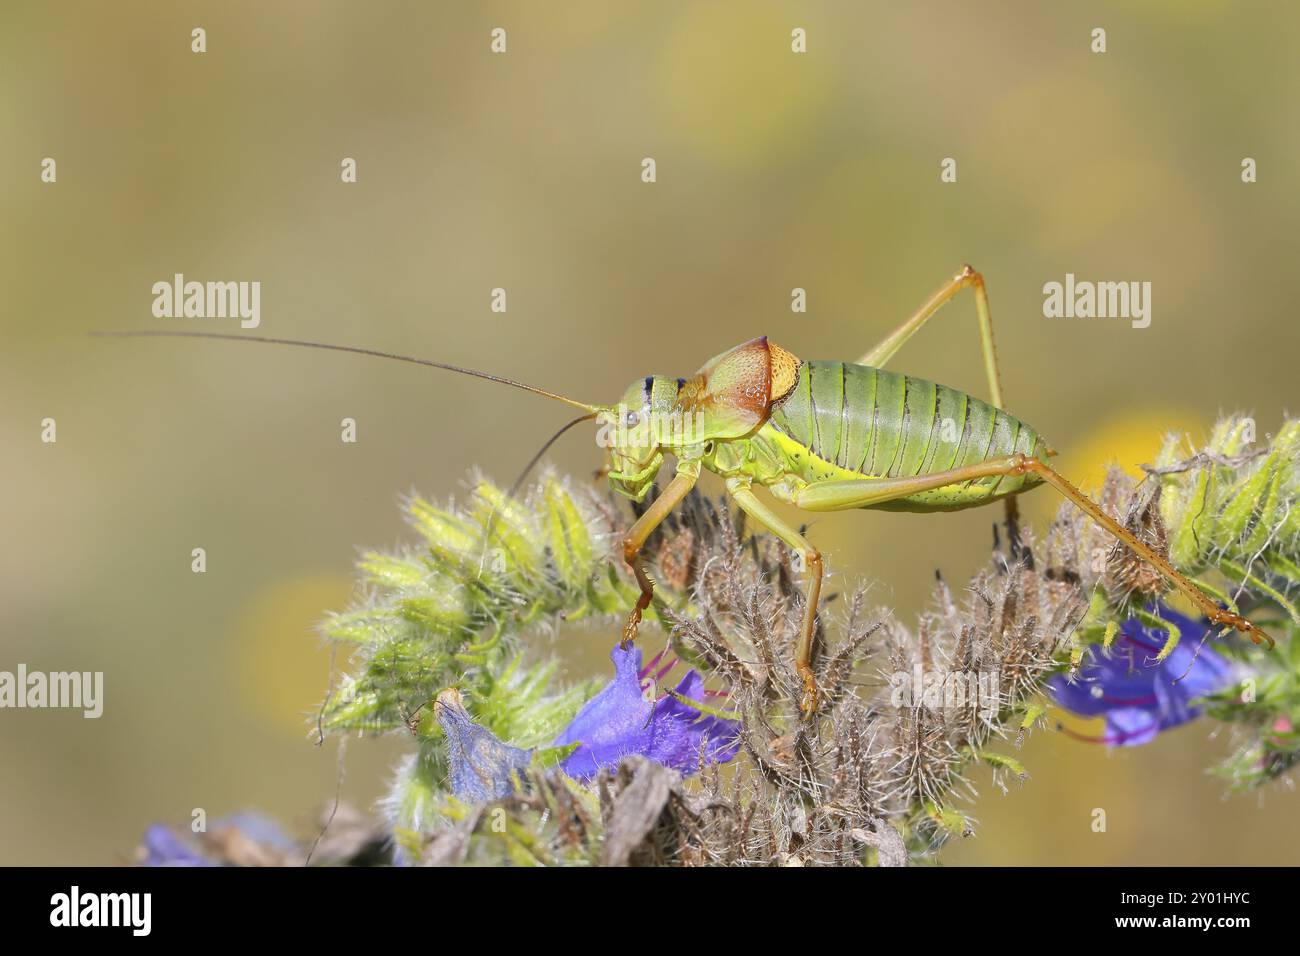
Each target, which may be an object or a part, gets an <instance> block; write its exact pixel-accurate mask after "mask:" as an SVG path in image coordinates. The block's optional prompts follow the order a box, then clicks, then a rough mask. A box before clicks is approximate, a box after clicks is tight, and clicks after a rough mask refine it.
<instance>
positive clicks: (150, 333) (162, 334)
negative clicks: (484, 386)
mask: <svg viewBox="0 0 1300 956" xmlns="http://www.w3.org/2000/svg"><path fill="white" fill-rule="evenodd" d="M90 334H91V335H92V336H94V337H96V338H119V339H130V338H191V339H225V340H227V341H230V342H261V343H263V344H265V345H296V346H298V347H299V348H307V349H327V350H329V351H331V352H355V353H356V354H358V355H373V356H375V357H376V358H384V359H393V360H394V361H396V362H410V363H411V364H412V365H428V366H429V367H431V368H441V369H446V370H447V371H448V372H459V373H460V374H461V375H469V376H471V377H472V378H481V379H486V380H487V381H489V382H499V383H500V384H502V385H510V386H512V387H514V388H519V389H523V390H524V391H525V392H532V393H533V394H534V395H541V396H543V397H545V398H553V399H555V401H557V402H563V403H564V404H566V405H572V406H573V407H574V408H581V409H582V410H583V411H587V412H591V413H593V414H594V413H595V412H598V411H600V409H599V408H598V407H597V406H595V405H588V404H587V403H586V402H579V401H575V400H574V399H572V398H565V397H564V396H563V395H557V394H556V393H555V392H548V391H547V390H546V389H544V388H538V387H537V386H535V385H526V384H524V383H523V382H516V381H514V380H513V379H509V378H502V377H501V376H500V375H491V374H489V373H487V372H480V371H478V370H476V369H472V368H462V367H461V366H459V365H448V364H447V363H446V362H435V361H433V360H432V359H422V358H415V357H414V356H411V355H398V354H396V353H395V352H380V351H377V350H376V349H363V348H357V347H356V346H352V345H329V344H327V343H325V342H307V341H303V340H302V339H275V338H268V337H267V336H264V335H240V334H236V333H233V332H180V331H164V330H161V329H136V330H131V331H126V332H91V333H90Z"/></svg>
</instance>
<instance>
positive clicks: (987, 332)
mask: <svg viewBox="0 0 1300 956" xmlns="http://www.w3.org/2000/svg"><path fill="white" fill-rule="evenodd" d="M962 289H970V290H971V295H972V296H974V298H975V318H976V320H977V322H978V324H979V333H980V353H981V355H982V356H983V359H984V374H985V376H986V377H987V378H988V383H989V400H990V401H992V403H993V405H994V406H995V407H997V408H1001V409H1003V410H1005V409H1006V405H1005V403H1004V400H1003V397H1002V373H1001V372H1000V370H999V369H998V350H997V346H996V345H995V344H994V341H993V316H992V313H990V311H989V294H988V290H987V289H986V288H985V287H984V277H983V276H982V275H980V273H978V272H977V271H975V269H974V268H972V267H971V266H969V265H965V266H962V268H961V271H960V272H958V273H957V274H956V275H955V276H953V277H952V278H951V279H949V280H948V281H947V282H945V283H944V284H943V285H942V286H940V287H939V288H938V289H936V290H935V292H934V294H933V295H931V296H930V298H928V299H926V300H925V301H924V302H923V303H921V307H920V308H919V309H917V310H916V311H915V312H913V313H912V314H911V315H910V316H908V317H907V318H906V319H904V320H903V323H902V324H901V325H899V326H898V328H896V329H894V331H892V332H890V333H889V334H888V335H887V336H885V337H884V338H883V339H882V340H881V341H880V342H878V343H877V344H876V346H875V347H874V348H872V349H871V350H870V351H869V352H867V353H866V354H865V355H863V356H862V358H860V359H858V364H860V365H870V366H872V367H873V368H884V367H885V363H886V362H888V361H889V360H890V359H891V358H893V356H894V353H895V352H897V351H898V350H899V349H901V348H902V347H903V346H904V345H905V344H906V343H907V340H908V339H910V338H911V337H912V336H913V335H915V334H916V333H917V332H918V331H919V330H920V329H921V327H922V326H924V325H925V324H926V323H927V322H929V321H930V319H932V318H934V316H935V314H936V313H937V312H938V311H939V310H940V309H941V308H943V306H944V305H945V304H946V303H947V302H948V301H949V300H951V299H953V298H955V297H956V295H957V293H959V292H961V290H962ZM1002 504H1003V508H1004V509H1005V511H1006V521H1007V539H1008V541H1009V543H1010V548H1011V556H1012V557H1013V558H1016V557H1019V556H1020V554H1021V547H1020V510H1019V508H1018V507H1017V505H1016V499H1015V496H1013V495H1009V496H1007V497H1006V498H1004V499H1003V502H1002Z"/></svg>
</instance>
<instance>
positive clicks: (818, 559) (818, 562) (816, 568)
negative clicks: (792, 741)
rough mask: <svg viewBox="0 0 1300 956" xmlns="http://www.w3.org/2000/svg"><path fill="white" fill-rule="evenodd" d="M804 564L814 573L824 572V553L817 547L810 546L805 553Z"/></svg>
mask: <svg viewBox="0 0 1300 956" xmlns="http://www.w3.org/2000/svg"><path fill="white" fill-rule="evenodd" d="M803 561H804V565H805V566H806V567H807V568H808V570H809V571H811V572H812V573H813V574H821V573H822V553H821V552H820V551H818V550H817V549H816V548H809V549H808V550H806V551H805V552H804V553H803Z"/></svg>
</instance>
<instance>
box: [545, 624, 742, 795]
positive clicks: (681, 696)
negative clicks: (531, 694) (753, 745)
mask: <svg viewBox="0 0 1300 956" xmlns="http://www.w3.org/2000/svg"><path fill="white" fill-rule="evenodd" d="M662 656H663V655H662V654H660V655H658V656H656V657H655V659H654V660H652V661H651V662H650V663H649V664H648V665H646V667H645V668H642V667H641V652H640V651H639V650H637V649H636V648H628V649H626V650H624V649H622V648H620V647H615V648H614V650H613V652H612V653H611V654H610V658H611V659H612V660H613V661H614V679H613V680H612V681H611V682H610V683H609V684H608V685H606V687H605V689H604V690H602V691H601V692H600V693H598V694H597V695H596V696H595V697H593V698H592V699H591V700H589V701H587V703H586V704H585V705H583V708H582V709H581V710H580V711H578V714H577V716H576V717H574V718H573V722H572V723H570V724H569V726H568V727H566V728H565V730H564V732H563V733H561V734H560V736H559V737H558V738H556V740H555V743H554V744H553V745H552V746H556V747H559V746H564V745H566V744H575V743H576V744H579V745H580V746H579V747H578V749H577V750H575V751H574V752H573V753H571V754H570V755H569V756H568V757H567V758H566V759H565V760H564V762H563V763H561V764H560V766H561V768H562V769H563V770H564V772H565V773H567V774H568V775H569V776H571V777H576V778H578V779H580V780H588V779H590V778H591V777H594V776H595V775H596V773H597V772H598V771H599V770H600V769H601V768H602V767H610V766H614V765H616V764H617V763H618V762H619V760H620V759H621V758H623V757H625V756H629V755H631V754H641V755H642V756H645V757H649V758H650V759H651V760H654V761H657V762H658V763H661V764H663V765H664V766H665V767H671V768H672V769H674V770H678V771H680V772H682V773H686V774H690V773H693V772H694V771H695V770H696V769H697V768H698V766H699V765H700V763H701V762H704V763H725V762H726V761H728V760H730V759H731V758H732V757H734V756H735V755H736V752H737V750H738V749H739V746H740V743H739V739H738V734H739V729H740V725H739V723H738V722H737V721H734V720H727V719H726V718H724V717H717V716H714V715H712V714H705V713H703V712H701V711H700V710H698V709H697V708H695V707H692V706H691V705H690V704H689V703H686V702H685V701H688V700H689V701H695V702H696V703H698V704H700V705H703V704H704V699H705V697H706V696H708V695H709V694H708V692H707V691H705V690H704V679H703V678H702V677H700V675H699V674H698V673H697V672H696V671H689V672H688V673H687V674H686V676H685V677H683V678H682V679H681V681H680V682H679V683H678V684H677V687H676V688H675V689H674V693H675V695H676V696H674V694H661V695H656V694H655V693H654V692H653V691H654V688H655V687H657V685H658V681H659V680H660V679H661V678H662V677H664V676H665V675H666V674H667V673H668V672H669V671H671V670H672V668H673V664H674V662H671V661H670V662H669V663H668V664H667V665H665V666H663V667H659V662H660V658H661V657H662ZM656 667H659V669H658V670H657V671H656V670H655V668H656Z"/></svg>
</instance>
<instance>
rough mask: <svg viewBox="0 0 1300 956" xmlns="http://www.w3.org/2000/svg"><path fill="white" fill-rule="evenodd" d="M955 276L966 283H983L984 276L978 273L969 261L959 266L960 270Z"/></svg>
mask: <svg viewBox="0 0 1300 956" xmlns="http://www.w3.org/2000/svg"><path fill="white" fill-rule="evenodd" d="M957 278H958V279H961V280H962V281H963V282H966V283H968V284H974V285H983V284H984V277H983V276H982V275H980V274H979V272H978V271H977V270H976V268H975V267H974V266H973V265H971V264H970V263H969V262H968V263H966V264H965V265H964V266H962V267H961V272H959V273H957Z"/></svg>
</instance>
